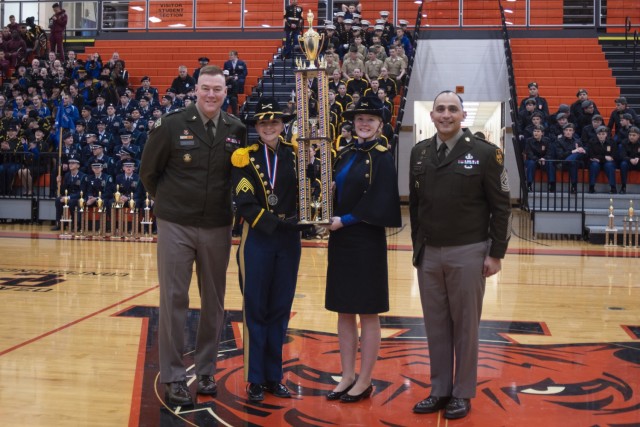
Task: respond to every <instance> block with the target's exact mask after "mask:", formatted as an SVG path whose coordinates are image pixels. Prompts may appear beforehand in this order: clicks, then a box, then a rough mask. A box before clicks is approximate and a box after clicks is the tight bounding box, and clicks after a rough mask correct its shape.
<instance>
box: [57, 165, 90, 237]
mask: <svg viewBox="0 0 640 427" xmlns="http://www.w3.org/2000/svg"><path fill="white" fill-rule="evenodd" d="M67 162H68V163H77V164H78V165H79V164H80V157H78V156H75V155H72V156H69V158H68V159H67ZM85 177H86V175H85V174H84V173H82V172H80V170H79V169H78V170H76V172H75V173H72V172H71V171H69V172H67V173H65V175H64V178H63V179H62V182H61V183H60V196H61V197H62V196H64V195H65V191H66V195H67V196H68V197H69V201H68V202H67V205H68V206H69V209H70V210H69V212H73V211H74V209H75V208H76V206H78V200H79V199H80V191H81V190H82V183H83V182H84V180H85ZM61 197H56V202H55V203H56V221H60V218H62V207H63V206H64V203H63V202H62V201H61V200H60V199H61ZM83 197H84V198H85V199H86V196H83ZM59 229H60V227H59V226H55V227H54V228H53V229H52V230H59Z"/></svg>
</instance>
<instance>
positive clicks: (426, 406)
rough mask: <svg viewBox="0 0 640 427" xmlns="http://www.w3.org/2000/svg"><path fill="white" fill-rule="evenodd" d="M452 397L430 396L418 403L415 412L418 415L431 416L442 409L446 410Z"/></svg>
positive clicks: (414, 408)
mask: <svg viewBox="0 0 640 427" xmlns="http://www.w3.org/2000/svg"><path fill="white" fill-rule="evenodd" d="M450 399H451V397H449V396H445V397H437V396H429V397H427V398H426V399H424V400H421V401H420V402H418V403H416V406H414V407H413V412H415V413H416V414H431V413H434V412H438V411H439V410H440V409H444V408H445V407H446V406H447V403H449V400H450Z"/></svg>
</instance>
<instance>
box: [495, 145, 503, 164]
mask: <svg viewBox="0 0 640 427" xmlns="http://www.w3.org/2000/svg"><path fill="white" fill-rule="evenodd" d="M496 162H498V164H499V165H503V164H504V154H502V150H501V149H499V148H497V149H496Z"/></svg>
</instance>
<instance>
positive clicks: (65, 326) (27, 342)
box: [0, 285, 160, 356]
mask: <svg viewBox="0 0 640 427" xmlns="http://www.w3.org/2000/svg"><path fill="white" fill-rule="evenodd" d="M159 287H160V285H156V286H153V287H151V288H149V289H145V290H144V291H142V292H140V293H137V294H135V295H132V296H130V297H129V298H125V299H123V300H122V301H118V302H116V303H114V304H111V305H110V306H107V307H105V308H103V309H101V310H98V311H96V312H93V313H91V314H87V315H86V316H84V317H81V318H80V319H77V320H74V321H73V322H69V323H67V324H66V325H62V326H60V327H59V328H56V329H53V330H51V331H49V332H45V333H44V334H41V335H38V336H37V337H34V338H31V339H30V340H27V341H24V342H22V343H20V344H17V345H14V346H13V347H9V348H8V349H6V350H2V351H0V356H4V355H5V354H7V353H11V352H12V351H14V350H17V349H19V348H22V347H24V346H26V345H29V344H31V343H33V342H35V341H38V340H41V339H42V338H46V337H48V336H49V335H52V334H55V333H56V332H60V331H62V330H64V329H67V328H69V327H71V326H73V325H75V324H78V323H80V322H83V321H85V320H87V319H90V318H92V317H94V316H97V315H98V314H100V313H104V312H105V311H107V310H110V309H112V308H113V307H116V306H118V305H119V304H122V303H125V302H127V301H130V300H132V299H135V298H138V297H139V296H141V295H144V294H146V293H147V292H151V291H153V290H155V289H157V288H159Z"/></svg>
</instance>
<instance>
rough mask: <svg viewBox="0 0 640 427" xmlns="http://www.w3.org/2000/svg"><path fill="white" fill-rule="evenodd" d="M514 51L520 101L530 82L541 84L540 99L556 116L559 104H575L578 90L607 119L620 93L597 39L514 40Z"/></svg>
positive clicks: (512, 47) (512, 43)
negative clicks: (584, 92)
mask: <svg viewBox="0 0 640 427" xmlns="http://www.w3.org/2000/svg"><path fill="white" fill-rule="evenodd" d="M511 49H512V51H513V64H514V72H515V77H516V83H517V93H518V94H520V96H521V97H522V96H526V94H527V93H528V90H527V85H528V83H529V82H532V81H535V82H538V85H539V87H540V96H542V97H544V98H546V99H547V102H548V103H549V110H550V112H553V111H557V109H558V106H559V105H560V104H569V105H570V104H572V103H573V102H574V101H575V100H576V99H577V98H576V92H577V91H578V89H580V88H585V89H587V90H588V91H589V98H590V99H592V100H593V101H594V102H595V103H596V105H597V106H598V109H599V110H600V113H601V114H602V115H603V117H605V120H607V119H608V117H609V115H610V114H611V111H612V110H613V109H614V108H615V103H614V100H615V99H616V98H617V97H619V96H620V89H619V88H618V87H617V86H616V80H615V78H614V77H613V74H612V72H611V69H610V68H609V65H608V63H607V60H606V59H605V56H604V53H603V52H602V47H601V46H600V45H599V44H598V40H597V39H596V38H570V39H566V38H562V39H560V38H557V39H548V38H530V39H519V38H512V39H511Z"/></svg>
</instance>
